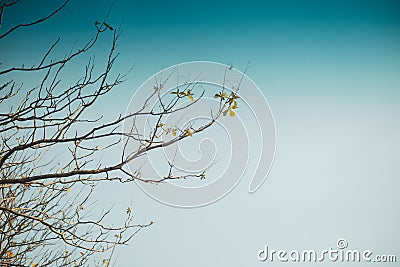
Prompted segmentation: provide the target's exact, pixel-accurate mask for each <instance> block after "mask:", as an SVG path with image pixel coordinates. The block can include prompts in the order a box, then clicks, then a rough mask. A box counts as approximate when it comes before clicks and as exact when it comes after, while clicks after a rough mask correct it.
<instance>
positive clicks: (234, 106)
mask: <svg viewBox="0 0 400 267" xmlns="http://www.w3.org/2000/svg"><path fill="white" fill-rule="evenodd" d="M235 108H237V102H236V100H234V101H233V106H232V107H231V109H235Z"/></svg>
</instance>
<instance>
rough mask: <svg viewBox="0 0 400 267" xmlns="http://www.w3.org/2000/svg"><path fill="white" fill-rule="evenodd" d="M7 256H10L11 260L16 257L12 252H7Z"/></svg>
mask: <svg viewBox="0 0 400 267" xmlns="http://www.w3.org/2000/svg"><path fill="white" fill-rule="evenodd" d="M6 254H7V256H8V257H9V258H12V257H14V253H13V252H12V251H7V252H6Z"/></svg>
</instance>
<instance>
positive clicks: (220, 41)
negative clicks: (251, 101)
mask: <svg viewBox="0 0 400 267" xmlns="http://www.w3.org/2000/svg"><path fill="white" fill-rule="evenodd" d="M23 2H25V3H22V4H21V6H23V8H21V9H16V10H12V9H10V12H8V13H5V15H4V18H3V20H4V21H3V25H2V28H3V27H4V28H7V27H8V26H10V25H12V24H14V23H16V22H20V21H27V20H29V19H31V18H36V17H39V16H42V14H44V13H47V12H48V11H50V10H52V9H53V8H55V7H56V6H57V3H61V2H60V1H51V2H52V3H51V4H49V1H23ZM110 6H111V2H110V1H76V0H72V1H71V3H70V4H69V5H68V6H67V8H66V9H64V10H63V11H62V12H61V13H60V14H59V15H58V16H57V17H55V18H53V19H51V21H48V22H45V23H43V24H42V25H41V26H40V27H37V28H36V29H35V30H34V31H32V30H21V31H19V32H17V33H16V34H14V35H13V36H11V37H10V38H7V39H6V40H5V41H4V42H2V43H1V44H0V51H1V58H2V59H1V61H2V62H4V64H5V65H7V64H13V63H22V62H25V63H27V62H26V61H29V60H30V62H32V64H33V63H34V61H35V60H37V59H38V58H40V56H41V55H42V53H43V52H44V51H45V50H46V47H47V46H46V45H48V43H49V41H51V40H55V39H56V38H57V37H58V36H61V37H62V49H60V50H59V51H58V52H59V53H61V54H63V53H64V52H67V51H69V49H70V48H71V47H72V46H73V45H75V46H77V45H79V44H80V43H83V42H84V41H85V40H87V39H88V38H90V36H91V34H92V33H94V21H95V20H102V18H103V17H104V16H105V14H106V13H107V11H108V9H109V7H110ZM108 21H109V22H110V24H112V25H114V26H116V27H118V26H120V27H121V28H122V30H123V34H122V37H121V39H120V42H119V46H118V51H119V52H120V54H121V55H120V57H119V61H118V63H117V65H116V70H118V71H119V70H120V71H121V72H124V71H125V70H127V69H129V68H130V67H131V66H133V65H135V67H134V69H133V72H132V73H131V74H130V75H129V77H128V81H127V82H126V83H125V84H124V85H122V87H124V88H123V90H119V91H118V93H114V94H113V95H112V96H111V97H110V98H108V99H106V100H102V101H103V102H101V103H104V105H106V106H103V109H101V110H100V109H99V110H98V111H97V112H99V113H107V114H106V115H107V116H112V115H113V114H114V113H115V114H118V113H121V112H124V110H125V108H126V106H127V105H128V103H129V99H130V97H131V96H132V94H133V93H134V92H135V89H136V88H137V87H138V86H139V85H140V84H141V83H142V82H144V81H145V80H146V79H147V78H148V77H149V76H151V75H153V74H154V73H156V72H158V71H160V70H161V69H162V68H163V67H168V66H171V65H174V64H178V63H182V62H186V61H193V60H209V61H216V62H221V63H226V64H228V63H231V64H233V65H234V66H235V67H237V68H239V69H242V70H243V69H244V68H245V67H246V66H247V65H248V62H250V63H251V67H250V69H249V71H248V75H249V76H250V77H251V78H252V79H253V80H254V81H255V82H256V83H257V84H258V85H259V86H260V88H261V89H262V91H263V93H264V95H265V97H266V98H267V100H268V102H269V104H270V106H271V109H272V112H273V114H274V117H275V121H276V130H277V150H276V158H275V162H274V166H273V168H272V170H271V173H270V175H269V177H268V178H267V181H266V182H265V183H264V185H263V186H262V187H261V189H260V190H259V191H257V192H256V193H255V194H252V195H249V194H248V192H247V187H248V183H249V181H250V177H245V179H243V180H242V182H241V183H240V184H239V186H238V187H237V188H235V190H233V191H232V193H231V194H229V195H228V196H227V197H225V198H223V199H222V200H220V201H218V202H217V203H215V204H213V205H210V206H206V207H203V208H199V209H177V208H172V207H168V206H165V205H163V204H160V203H158V202H156V201H154V200H153V199H151V198H149V197H148V196H147V195H145V194H144V193H143V192H142V191H141V190H140V189H138V188H137V186H136V185H130V186H124V187H123V188H121V187H120V186H117V185H115V186H114V185H113V186H110V185H107V188H100V189H99V194H98V195H99V199H102V200H100V204H102V203H103V202H104V204H105V205H109V204H110V203H114V202H117V203H116V210H118V209H120V210H122V211H123V210H124V209H125V207H126V205H125V203H130V201H132V202H133V203H134V208H135V209H134V210H135V213H136V214H137V220H138V221H143V222H147V221H150V220H153V221H156V224H155V225H154V226H152V227H151V228H148V229H146V230H144V231H142V232H140V234H139V235H138V236H137V237H136V238H135V239H134V240H133V242H132V244H131V245H130V246H128V247H125V248H123V249H120V250H119V259H118V260H119V261H118V264H117V265H116V266H176V267H178V266H187V265H190V266H193V267H200V266H262V265H267V263H261V262H259V261H258V260H257V255H256V253H257V251H258V250H260V249H262V248H263V247H264V245H270V246H272V247H274V248H276V249H287V250H290V249H299V250H300V249H321V250H322V249H326V248H328V247H329V246H332V247H334V246H335V244H336V241H337V240H338V239H339V238H346V239H347V241H348V242H349V247H351V248H354V249H371V250H374V251H376V253H380V254H385V253H386V254H396V253H397V258H398V260H400V254H398V253H399V251H398V248H399V247H400V241H399V240H400V230H399V228H398V225H400V216H399V213H398V204H399V201H400V194H399V192H398V190H399V188H400V180H399V167H398V166H399V158H400V155H399V151H400V139H399V134H400V121H399V119H398V118H399V115H400V105H399V103H400V75H399V73H400V49H399V47H400V2H399V1H378V0H376V1H371V0H366V1H341V0H338V1H311V0H310V1H268V0H266V1H259V2H255V1H208V0H206V1H123V0H115V1H114V2H113V5H112V9H111V13H110V16H109V19H108ZM27 46H28V48H27ZM106 47H107V46H106V43H105V44H104V48H106ZM63 49H64V50H63ZM30 51H38V52H37V53H36V52H35V53H32V52H30ZM105 52H106V51H105V50H104V51H102V50H101V49H99V50H97V52H96V53H97V54H98V55H99V56H101V55H102V53H105ZM8 62H9V63H8ZM28 63H29V62H28ZM28 65H29V64H28ZM104 107H106V108H104ZM117 199H118V200H117ZM296 264H297V266H300V265H299V264H298V263H296ZM277 265H279V264H277ZM286 265H287V264H286ZM311 265H312V264H311ZM311 265H310V266H311ZM353 265H354V264H353ZM386 265H388V264H386ZM386 265H385V264H382V265H379V264H376V265H375V264H374V266H386ZM279 266H280V265H279ZM301 266H306V265H301ZM307 266H308V265H307ZM345 266H352V264H348V265H345ZM354 266H359V265H357V264H356V265H354ZM392 266H394V265H392Z"/></svg>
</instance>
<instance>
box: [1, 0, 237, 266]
mask: <svg viewBox="0 0 400 267" xmlns="http://www.w3.org/2000/svg"><path fill="white" fill-rule="evenodd" d="M18 2H19V1H18V0H8V1H7V0H6V1H0V23H1V21H2V20H3V21H4V20H5V19H6V16H4V14H6V12H7V9H8V8H11V7H13V8H14V7H15V6H18V5H17V4H18ZM67 3H68V1H66V2H65V3H64V4H63V5H61V6H60V7H59V8H57V9H55V10H54V11H53V12H51V13H50V14H48V15H47V16H45V17H43V18H40V19H38V20H35V21H32V22H27V23H21V24H18V25H15V26H14V27H11V28H10V29H7V30H4V32H0V40H3V39H5V38H8V37H9V36H10V35H12V33H13V32H15V31H17V30H18V29H20V28H30V27H31V28H32V27H33V28H35V27H37V26H38V24H40V23H41V22H43V21H46V20H48V19H50V18H51V17H53V16H54V15H56V14H57V13H58V12H59V11H60V10H62V9H63V8H64V7H65V6H66V5H67ZM93 28H94V35H93V37H92V38H91V39H90V40H89V41H87V43H86V44H84V45H83V46H82V47H80V48H78V49H75V50H71V51H70V52H69V53H68V54H66V55H65V57H63V58H52V57H53V55H52V53H53V51H54V49H55V48H56V47H57V46H58V45H59V43H60V38H58V39H57V40H56V41H55V42H54V43H52V44H50V45H49V48H48V50H47V52H46V53H45V54H44V55H43V57H42V58H41V60H40V61H39V62H37V63H36V64H34V65H33V66H30V67H26V65H22V66H14V67H10V68H3V69H0V77H1V80H0V136H1V144H0V168H1V178H0V266H82V265H86V264H88V263H91V264H95V265H103V266H104V265H105V266H108V265H109V264H110V260H111V257H112V255H113V253H114V249H115V247H116V246H118V245H123V244H127V242H129V240H131V239H132V238H133V237H134V235H135V234H136V233H137V232H138V231H140V230H141V229H143V228H145V227H147V226H149V225H151V224H152V222H150V223H147V224H139V223H136V222H135V221H134V220H133V213H132V210H131V208H130V207H128V208H127V210H126V214H125V215H126V217H125V219H124V220H123V221H122V222H121V224H120V225H119V226H109V225H107V224H106V223H105V222H104V221H105V219H106V218H107V215H108V214H109V213H110V209H108V210H105V211H103V212H102V213H100V214H92V213H91V207H92V206H93V205H95V203H94V202H95V201H94V200H93V198H92V197H91V196H92V193H93V191H94V189H95V186H96V184H98V183H99V182H104V181H114V182H118V183H130V182H132V181H134V180H140V181H143V182H154V183H160V182H163V181H165V180H169V179H181V178H187V177H188V175H174V172H173V171H172V170H173V164H170V166H169V169H170V171H169V172H168V173H167V174H166V175H165V176H164V177H161V178H159V177H145V175H146V174H142V173H141V172H140V171H139V170H137V171H134V172H131V171H130V170H129V169H128V168H127V165H128V163H130V162H132V161H135V160H136V159H138V158H139V157H141V156H143V155H145V154H146V153H148V152H149V151H150V150H156V149H160V148H162V147H165V146H169V145H172V144H174V143H176V142H179V141H181V140H183V139H185V138H187V137H190V136H192V135H193V134H196V133H198V132H201V131H204V130H205V129H206V128H208V127H210V126H212V125H213V124H214V122H215V121H216V120H217V119H218V118H219V117H220V116H221V115H225V114H226V113H227V111H230V112H231V115H232V112H233V109H234V108H236V106H237V103H236V99H237V98H238V96H237V95H236V94H235V92H230V93H229V92H228V91H225V89H224V88H223V89H222V91H221V92H218V94H216V95H215V97H216V98H218V99H219V100H220V103H221V104H220V107H219V109H218V110H217V111H216V112H214V115H211V116H210V119H209V122H207V123H205V124H203V125H200V126H198V127H194V126H193V125H189V126H187V128H179V127H177V126H169V127H167V126H165V125H164V119H165V116H167V115H168V114H172V113H174V112H177V111H179V110H182V109H190V107H191V106H192V105H196V103H197V101H198V100H199V99H200V98H201V97H202V96H203V93H204V92H203V93H201V92H200V93H198V94H195V93H194V91H195V88H196V86H197V85H196V84H187V85H185V86H184V87H183V88H176V91H174V92H172V94H169V95H170V98H169V99H168V100H166V99H164V98H163V97H161V92H163V89H164V88H163V83H164V82H165V81H160V82H159V83H157V84H155V86H154V90H153V91H152V92H150V93H149V96H148V99H144V100H143V103H141V104H140V103H138V105H139V104H140V105H139V106H140V107H139V108H138V110H137V111H136V112H132V113H129V114H125V115H122V114H121V115H116V117H115V119H114V120H111V121H104V119H103V118H102V116H99V117H98V118H91V116H90V115H86V114H87V113H88V110H90V109H92V108H93V107H94V106H95V104H96V103H97V102H98V100H99V98H101V97H107V96H106V95H107V94H108V93H109V92H110V91H111V90H112V89H113V88H114V87H116V86H118V85H121V83H123V82H124V81H125V79H126V74H125V75H124V74H120V73H117V74H114V73H113V72H112V70H113V67H114V65H115V61H116V58H117V56H118V53H116V44H117V41H118V38H119V36H120V33H121V32H120V30H117V29H115V28H114V27H113V26H111V25H110V24H108V22H107V18H106V19H104V20H102V21H96V22H95V23H94V27H93ZM2 30H3V29H2ZM103 35H104V37H105V38H109V37H110V38H111V44H110V47H109V50H108V55H107V57H106V59H105V61H106V62H105V64H103V63H102V65H104V66H105V67H104V68H103V69H101V71H98V68H96V67H95V61H94V59H93V56H88V60H87V61H86V65H85V66H84V68H83V69H82V75H81V77H80V78H79V79H77V80H76V81H75V82H71V81H65V80H63V79H62V77H63V75H65V74H66V72H67V71H68V70H67V67H68V66H69V65H70V64H74V62H76V61H78V62H79V60H81V59H80V58H81V57H83V56H84V55H88V54H89V53H92V52H91V51H92V50H94V49H95V47H96V44H97V43H98V40H99V39H100V38H101V37H103ZM50 58H51V59H50ZM0 66H1V65H0ZM24 74H29V75H32V74H34V76H35V77H36V78H38V79H39V80H40V82H39V83H38V84H36V85H34V86H32V87H28V86H26V85H24V83H23V82H22V81H21V80H22V78H21V77H23V75H24ZM19 79H21V80H19ZM154 98H155V99H156V101H157V103H158V104H157V107H158V108H151V109H149V107H148V106H147V105H146V103H148V101H149V100H150V99H154ZM185 100H186V101H187V100H190V101H189V104H187V105H183V106H182V105H181V103H182V101H185ZM233 114H234V113H233ZM148 115H150V116H151V117H152V118H154V123H152V124H151V125H150V128H151V131H149V132H148V133H144V132H142V131H140V130H141V129H138V128H137V127H135V124H134V121H135V119H136V118H138V117H140V116H148ZM127 120H130V121H131V122H133V124H132V128H131V129H129V131H126V130H125V129H124V127H122V125H123V124H124V123H125V122H126V121H127ZM149 123H150V122H149ZM166 134H169V136H170V139H169V140H168V141H164V140H162V139H160V136H163V135H166ZM130 142H134V143H135V144H137V146H136V148H135V149H134V151H130V150H129V151H128V150H127V149H126V148H127V146H128V145H129V143H130ZM116 146H120V147H123V149H122V152H121V157H120V158H119V159H118V160H116V161H115V162H113V163H109V161H107V163H106V164H105V163H104V161H102V160H101V159H102V157H104V155H107V151H109V150H110V149H113V148H114V147H116ZM60 153H61V154H62V156H59V155H60ZM189 176H191V177H197V178H200V179H202V178H204V177H205V173H204V172H201V173H197V174H192V175H189ZM96 255H100V256H98V257H95V256H96Z"/></svg>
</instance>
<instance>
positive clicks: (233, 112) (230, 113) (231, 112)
mask: <svg viewBox="0 0 400 267" xmlns="http://www.w3.org/2000/svg"><path fill="white" fill-rule="evenodd" d="M229 116H231V117H234V116H235V111H233V110H232V109H230V110H229Z"/></svg>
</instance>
